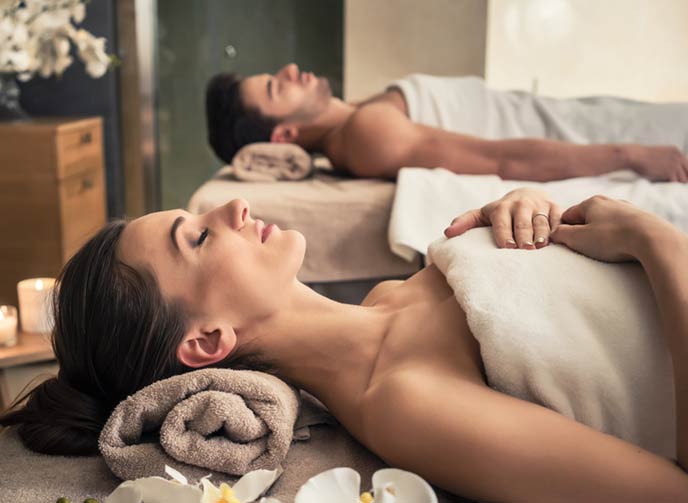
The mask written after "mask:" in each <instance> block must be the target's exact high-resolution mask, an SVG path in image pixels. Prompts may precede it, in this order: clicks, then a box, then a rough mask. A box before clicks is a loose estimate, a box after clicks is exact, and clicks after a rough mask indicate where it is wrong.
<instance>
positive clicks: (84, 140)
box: [79, 133, 93, 145]
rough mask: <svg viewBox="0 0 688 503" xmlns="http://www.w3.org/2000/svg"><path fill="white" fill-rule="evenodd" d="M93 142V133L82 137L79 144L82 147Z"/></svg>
mask: <svg viewBox="0 0 688 503" xmlns="http://www.w3.org/2000/svg"><path fill="white" fill-rule="evenodd" d="M92 141H93V135H92V134H91V133H84V134H82V135H81V138H80V139H79V143H81V144H82V145H86V144H87V143H91V142H92Z"/></svg>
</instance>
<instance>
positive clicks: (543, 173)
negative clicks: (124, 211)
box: [206, 64, 688, 182]
mask: <svg viewBox="0 0 688 503" xmlns="http://www.w3.org/2000/svg"><path fill="white" fill-rule="evenodd" d="M206 114H207V122H208V139H209V142H210V145H211V146H212V148H213V150H214V151H215V153H216V154H217V156H218V157H219V158H220V159H222V160H223V161H225V162H227V163H231V161H232V157H233V156H234V154H235V152H236V151H237V150H238V149H239V148H241V147H242V146H243V145H246V144H248V143H253V142H259V141H260V142H265V141H271V142H293V143H297V144H299V145H301V146H302V147H304V148H305V149H306V150H310V151H317V152H322V153H324V154H325V155H327V157H329V158H330V160H331V161H332V162H333V163H334V165H335V166H337V167H340V168H345V169H347V170H349V171H350V172H351V173H352V174H354V175H356V176H361V177H388V178H394V177H396V174H397V172H398V171H399V169H400V168H402V167H408V166H413V167H425V168H434V167H438V166H441V167H444V168H446V169H449V170H451V171H454V172H456V173H462V174H495V175H499V176H500V177H502V178H504V179H517V180H533V181H550V180H559V179H564V178H572V177H578V176H594V175H600V174H603V173H607V172H610V171H615V170H619V169H631V170H634V171H636V172H637V173H639V174H640V175H642V176H644V177H647V178H649V179H651V180H669V181H680V182H686V181H688V158H687V157H686V154H688V103H666V104H652V103H643V102H638V101H632V100H627V99H621V98H613V97H586V98H574V99H554V98H546V97H540V96H534V95H532V94H529V93H526V92H520V91H512V92H501V91H494V90H490V89H487V88H486V87H485V83H484V81H483V80H482V79H480V78H477V77H434V76H429V75H418V74H416V75H411V76H408V77H406V78H404V79H401V80H398V81H396V82H393V83H392V84H391V85H390V86H389V87H388V88H387V89H386V90H385V91H383V92H382V93H380V94H377V95H374V96H372V97H370V98H368V99H367V100H364V101H362V102H360V103H346V102H344V101H342V100H340V99H338V98H335V97H333V96H332V93H331V91H330V87H329V84H328V81H327V79H326V78H325V77H318V76H316V75H314V74H313V73H309V72H302V71H300V70H299V67H298V66H296V65H295V64H289V65H287V66H285V67H284V68H282V69H281V70H280V71H278V72H277V73H276V74H274V75H271V74H267V73H264V74H260V75H253V76H250V77H246V78H239V77H237V76H235V75H232V74H218V75H216V76H215V77H213V78H212V79H211V80H210V82H209V83H208V87H207V91H206Z"/></svg>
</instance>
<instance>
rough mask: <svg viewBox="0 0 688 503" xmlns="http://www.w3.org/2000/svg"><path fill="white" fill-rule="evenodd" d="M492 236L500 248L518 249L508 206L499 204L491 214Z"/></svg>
mask: <svg viewBox="0 0 688 503" xmlns="http://www.w3.org/2000/svg"><path fill="white" fill-rule="evenodd" d="M489 218H490V223H491V224H492V235H493V236H494V240H495V243H497V246H498V247H499V248H516V246H517V245H516V241H515V240H514V232H513V229H512V222H511V212H510V211H509V207H508V205H504V204H499V205H497V206H496V207H495V208H494V210H493V211H492V212H490V214H489Z"/></svg>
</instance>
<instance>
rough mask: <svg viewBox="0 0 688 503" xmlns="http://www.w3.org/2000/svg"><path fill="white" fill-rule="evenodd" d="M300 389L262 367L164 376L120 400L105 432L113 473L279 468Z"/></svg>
mask: <svg viewBox="0 0 688 503" xmlns="http://www.w3.org/2000/svg"><path fill="white" fill-rule="evenodd" d="M298 412H299V395H298V394H297V392H296V391H295V390H294V389H293V388H291V387H290V386H288V385H287V384H286V383H284V382H283V381H281V380H280V379H278V378H276V377H274V376H272V375H270V374H266V373H263V372H255V371H250V370H231V369H203V370H197V371H194V372H189V373H186V374H182V375H178V376H174V377H171V378H169V379H164V380H162V381H158V382H156V383H153V384H151V385H150V386H147V387H145V388H143V389H141V390H139V391H138V392H136V393H135V394H134V395H132V396H130V397H128V398H127V399H126V400H124V401H122V402H121V403H120V404H119V405H118V406H117V407H116V408H115V410H114V411H113V413H112V415H111V416H110V418H109V419H108V421H107V423H106V425H105V427H104V428H103V431H102V432H101V435H100V440H99V448H100V452H101V454H102V455H103V458H104V459H105V462H106V463H107V465H108V466H109V467H110V469H111V470H112V472H113V473H114V474H115V475H117V476H118V477H120V478H122V479H126V480H130V479H135V478H139V477H147V476H153V475H160V474H161V473H164V466H165V464H168V465H170V466H172V467H173V468H176V469H181V470H184V466H183V465H182V466H180V465H179V464H178V463H175V460H176V461H179V462H182V463H186V464H189V465H194V466H198V467H204V468H209V469H211V470H215V471H218V472H223V473H228V474H231V475H243V474H245V473H247V472H249V471H252V470H257V469H269V470H271V469H275V468H278V467H279V466H280V463H281V462H282V461H283V460H284V458H285V457H286V455H287V452H288V450H289V446H290V444H291V441H292V435H293V429H294V423H295V422H296V417H297V415H298Z"/></svg>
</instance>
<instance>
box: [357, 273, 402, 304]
mask: <svg viewBox="0 0 688 503" xmlns="http://www.w3.org/2000/svg"><path fill="white" fill-rule="evenodd" d="M403 283H404V281H403V280H400V279H390V280H387V281H382V282H380V283H378V284H377V285H375V286H374V287H373V288H372V289H371V290H370V292H368V295H366V297H365V298H364V299H363V302H361V305H362V306H367V307H370V306H373V305H375V303H376V302H377V301H378V300H380V298H381V297H383V296H384V295H385V294H387V293H389V292H390V291H391V290H394V289H395V288H397V287H398V286H400V285H402V284H403Z"/></svg>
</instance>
